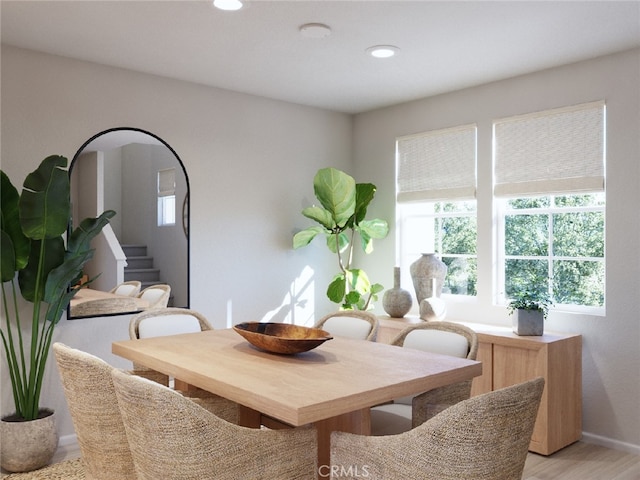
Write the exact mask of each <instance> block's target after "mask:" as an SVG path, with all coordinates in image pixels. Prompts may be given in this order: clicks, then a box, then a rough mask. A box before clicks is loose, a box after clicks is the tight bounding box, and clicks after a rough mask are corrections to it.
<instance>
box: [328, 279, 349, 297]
mask: <svg viewBox="0 0 640 480" xmlns="http://www.w3.org/2000/svg"><path fill="white" fill-rule="evenodd" d="M346 286H347V285H346V280H345V278H344V275H342V274H338V275H336V276H335V277H333V280H332V281H331V283H330V284H329V286H328V287H327V297H328V298H329V300H331V301H332V302H334V303H341V302H342V299H343V298H344V295H345V293H346Z"/></svg>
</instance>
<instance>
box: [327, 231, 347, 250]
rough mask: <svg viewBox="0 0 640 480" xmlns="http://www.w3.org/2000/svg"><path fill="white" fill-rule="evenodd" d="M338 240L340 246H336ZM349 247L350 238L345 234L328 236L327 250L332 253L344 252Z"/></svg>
mask: <svg viewBox="0 0 640 480" xmlns="http://www.w3.org/2000/svg"><path fill="white" fill-rule="evenodd" d="M336 238H337V239H338V244H337V245H336ZM348 246H349V236H348V235H347V234H346V233H345V232H340V233H334V234H332V235H327V248H328V249H329V250H331V252H332V253H338V252H341V253H342V252H344V251H345V249H346V248H347V247H348Z"/></svg>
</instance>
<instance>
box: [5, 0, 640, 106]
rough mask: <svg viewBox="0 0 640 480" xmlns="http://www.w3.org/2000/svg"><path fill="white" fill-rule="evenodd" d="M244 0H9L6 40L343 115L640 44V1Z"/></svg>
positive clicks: (6, 12) (18, 44)
mask: <svg viewBox="0 0 640 480" xmlns="http://www.w3.org/2000/svg"><path fill="white" fill-rule="evenodd" d="M246 3H247V6H246V7H245V8H243V9H242V10H239V11H235V12H224V11H220V10H217V9H215V8H214V7H212V6H211V3H210V1H209V0H198V1H136V2H134V1H92V0H85V1H42V2H40V1H26V0H22V1H6V0H2V1H1V3H0V16H1V20H2V25H1V34H2V43H5V44H9V45H14V46H18V47H23V48H29V49H33V50H38V51H42V52H47V53H51V54H56V55H63V56H67V57H72V58H77V59H81V60H86V61H91V62H97V63H101V64H105V65H112V66H116V67H122V68H126V69H131V70H136V71H140V72H145V73H150V74H155V75H161V76H165V77H170V78H176V79H180V80H186V81H190V82H195V83H199V84H203V85H210V86H215V87H220V88H224V89H229V90H235V91H239V92H244V93H249V94H254V95H259V96H264V97H269V98H273V99H278V100H285V101H289V102H294V103H299V104H304V105H310V106H314V107H320V108H326V109H330V110H335V111H340V112H346V113H359V112H364V111H368V110H372V109H375V108H380V107H384V106H388V105H392V104H396V103H401V102H405V101H410V100H414V99H416V98H422V97H427V96H432V95H437V94H440V93H444V92H448V91H453V90H458V89H462V88H466V87H470V86H474V85H479V84H482V83H487V82H491V81H495V80H500V79H504V78H509V77H513V76H517V75H521V74H526V73H529V72H532V71H536V70H541V69H545V68H550V67H554V66H558V65H562V64H567V63H572V62H576V61H580V60H584V59H589V58H594V57H597V56H600V55H605V54H609V53H613V52H617V51H622V50H627V49H630V48H634V47H638V46H640V0H638V1H622V2H618V1H586V2H582V1H538V2H528V1H508V2H501V1H468V2H461V1H440V2H436V1H426V0H425V1H417V0H416V1H409V2H406V1H396V0H392V1H374V0H366V1H365V0H360V1H358V0H349V1H330V0H313V1H312V0H297V1H268V0H254V1H251V0H249V1H248V2H246ZM311 22H313V23H323V24H326V25H328V26H329V27H330V28H331V35H329V36H328V37H326V38H306V37H304V36H302V35H301V33H300V31H299V27H300V26H301V25H303V24H306V23H311ZM379 44H391V45H395V46H397V47H399V49H400V51H399V53H398V54H397V55H396V56H395V57H393V58H388V59H374V58H372V57H370V56H368V55H367V54H366V53H365V50H366V49H367V48H368V47H370V46H372V45H379Z"/></svg>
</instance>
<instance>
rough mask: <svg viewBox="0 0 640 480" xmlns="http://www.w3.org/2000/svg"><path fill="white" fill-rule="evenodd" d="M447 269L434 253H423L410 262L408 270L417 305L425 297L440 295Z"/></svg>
mask: <svg viewBox="0 0 640 480" xmlns="http://www.w3.org/2000/svg"><path fill="white" fill-rule="evenodd" d="M447 270H448V268H447V266H446V265H445V263H444V262H442V260H440V259H439V258H438V257H436V254H435V253H423V254H422V256H421V257H420V258H418V259H417V260H416V261H415V262H413V263H412V264H411V266H410V269H409V271H410V272H411V279H412V280H413V288H415V290H416V299H417V300H418V305H420V304H421V303H422V300H424V299H425V298H430V297H439V296H440V294H441V293H442V287H443V286H444V278H445V277H446V276H447Z"/></svg>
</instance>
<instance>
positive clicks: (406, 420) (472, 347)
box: [371, 321, 478, 435]
mask: <svg viewBox="0 0 640 480" xmlns="http://www.w3.org/2000/svg"><path fill="white" fill-rule="evenodd" d="M391 345H396V346H400V347H404V348H414V349H418V350H425V351H428V352H433V353H439V354H443V355H451V356H456V357H460V358H467V359H469V360H475V359H476V356H477V353H478V336H477V335H476V333H475V332H474V331H473V330H471V329H470V328H468V327H466V326H464V325H460V324H459V323H452V322H439V321H433V322H422V323H417V324H414V325H410V326H408V327H407V328H405V329H404V330H402V331H401V332H400V333H399V334H398V335H397V336H396V337H395V338H394V339H393V340H392V341H391ZM471 382H472V380H466V381H463V382H459V383H455V384H453V385H445V386H442V387H438V388H434V389H433V390H429V391H428V392H424V393H421V394H419V395H415V396H409V397H403V398H398V399H395V400H394V401H393V402H392V403H388V404H384V405H379V406H376V407H373V408H372V409H371V433H372V435H393V434H398V433H402V432H406V431H407V430H410V429H412V428H415V427H417V426H418V425H420V424H422V423H424V422H425V421H426V420H428V419H429V418H432V417H433V416H435V415H437V414H438V413H440V412H442V411H443V410H445V409H446V408H448V407H450V406H451V405H454V404H456V403H458V402H460V401H462V400H466V399H468V398H469V397H470V396H471Z"/></svg>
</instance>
